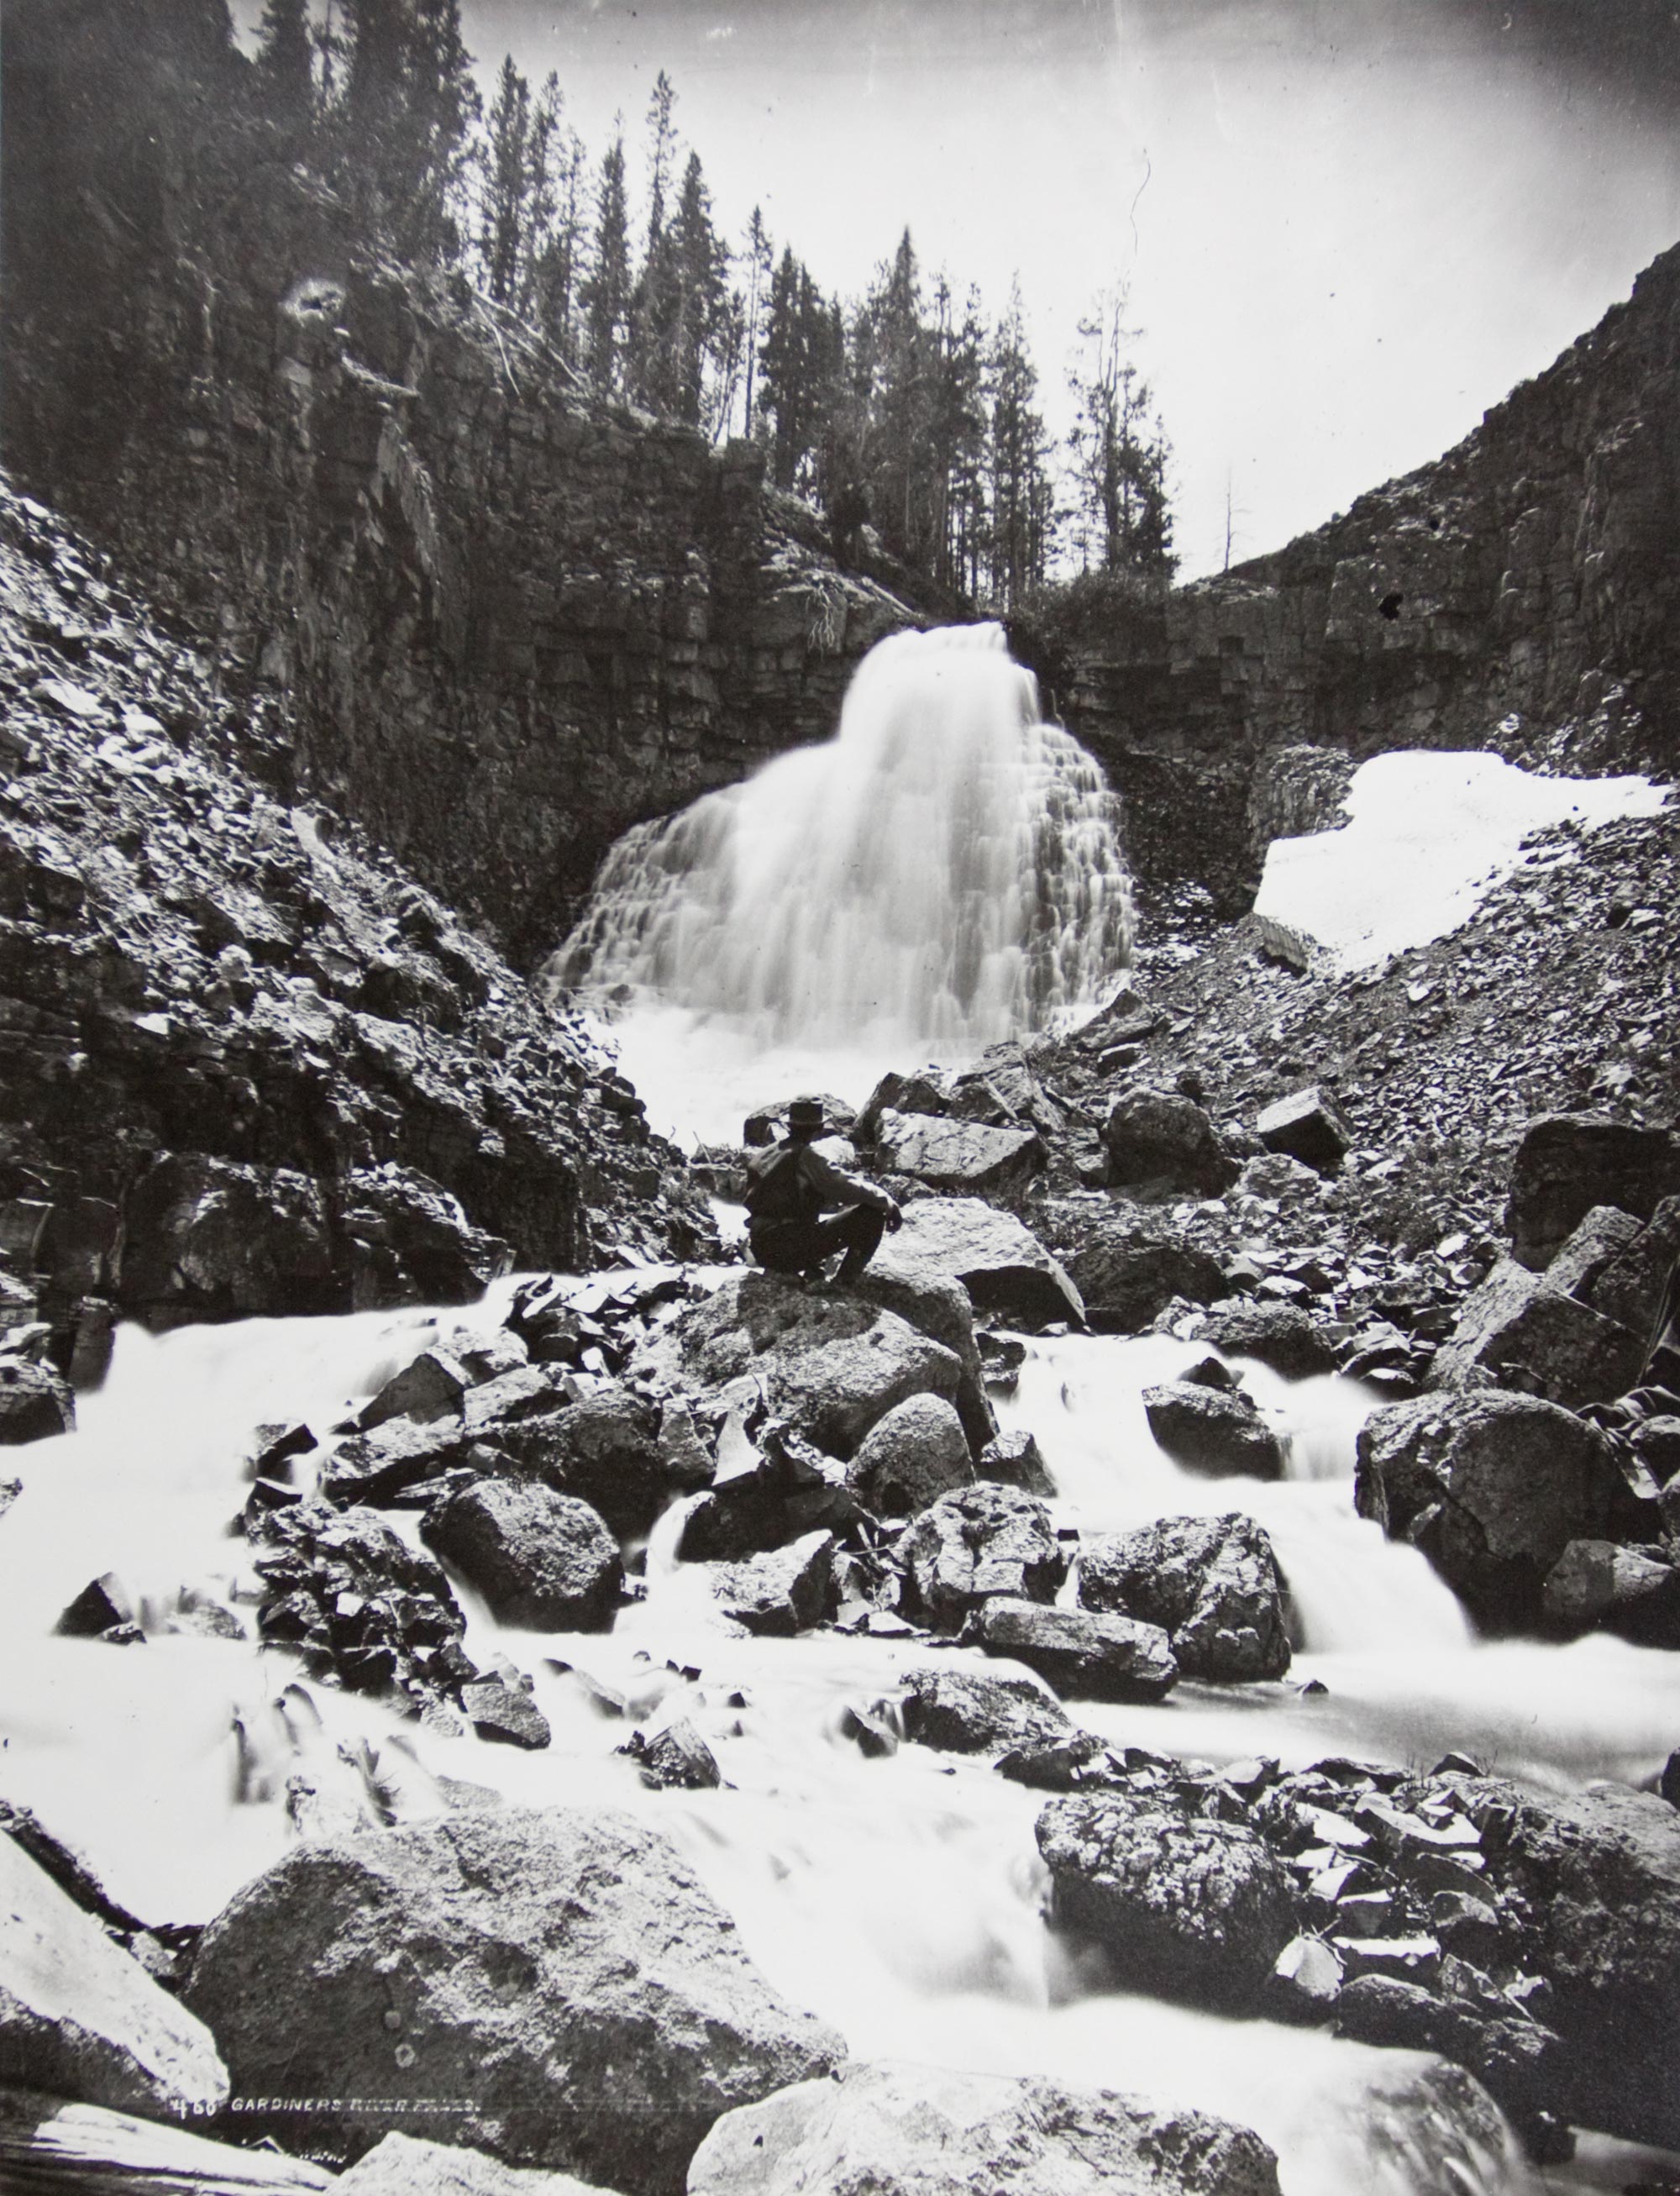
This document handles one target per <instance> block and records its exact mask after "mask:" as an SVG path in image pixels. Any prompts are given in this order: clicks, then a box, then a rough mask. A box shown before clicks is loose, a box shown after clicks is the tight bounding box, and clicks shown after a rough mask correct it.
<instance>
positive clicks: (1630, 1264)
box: [1560, 1197, 1680, 1337]
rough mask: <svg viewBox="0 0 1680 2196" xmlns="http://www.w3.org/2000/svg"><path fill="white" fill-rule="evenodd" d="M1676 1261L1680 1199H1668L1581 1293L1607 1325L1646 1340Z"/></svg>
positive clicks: (1679, 1255)
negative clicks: (1609, 1322)
mask: <svg viewBox="0 0 1680 2196" xmlns="http://www.w3.org/2000/svg"><path fill="white" fill-rule="evenodd" d="M1566 1247H1567V1246H1566ZM1560 1255H1562V1254H1560ZM1677 1260H1680V1197H1666V1198H1665V1199H1663V1200H1662V1202H1661V1204H1660V1205H1658V1206H1657V1208H1656V1210H1655V1211H1654V1212H1653V1213H1652V1215H1651V1217H1650V1219H1649V1221H1648V1222H1647V1224H1646V1225H1645V1226H1644V1227H1642V1228H1641V1229H1640V1230H1639V1232H1638V1234H1637V1235H1634V1236H1632V1237H1631V1238H1630V1239H1629V1240H1628V1241H1627V1242H1625V1243H1624V1244H1622V1245H1619V1247H1618V1248H1617V1249H1616V1250H1615V1251H1614V1252H1613V1254H1612V1255H1611V1256H1610V1257H1608V1258H1607V1259H1606V1260H1605V1261H1604V1263H1603V1264H1602V1266H1600V1267H1599V1268H1598V1269H1597V1271H1596V1273H1593V1274H1591V1275H1590V1276H1589V1278H1588V1280H1587V1281H1586V1282H1585V1289H1584V1293H1585V1295H1586V1297H1587V1298H1588V1300H1589V1301H1590V1302H1591V1305H1592V1308H1593V1309H1594V1310H1595V1311H1597V1312H1602V1314H1603V1315H1604V1317H1605V1318H1606V1319H1613V1320H1616V1321H1617V1323H1618V1324H1619V1325H1620V1326H1625V1327H1631V1329H1632V1331H1633V1332H1634V1333H1635V1334H1637V1335H1641V1336H1646V1337H1648V1336H1649V1335H1650V1334H1651V1333H1652V1332H1654V1329H1655V1327H1656V1325H1657V1321H1658V1319H1659V1317H1660V1312H1661V1308H1662V1304H1663V1300H1664V1297H1665V1296H1666V1293H1667V1289H1668V1281H1669V1276H1670V1275H1671V1274H1672V1273H1673V1271H1674V1268H1675V1263H1676V1262H1677Z"/></svg>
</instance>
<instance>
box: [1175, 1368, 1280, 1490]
mask: <svg viewBox="0 0 1680 2196" xmlns="http://www.w3.org/2000/svg"><path fill="white" fill-rule="evenodd" d="M1143 1409H1144V1416H1145V1417H1146V1419H1148V1421H1149V1430H1150V1432H1151V1433H1152V1434H1153V1435H1154V1436H1155V1438H1156V1440H1157V1441H1158V1442H1159V1443H1160V1445H1161V1447H1162V1448H1163V1449H1164V1450H1165V1451H1166V1453H1167V1454H1168V1455H1169V1457H1171V1458H1172V1459H1173V1461H1174V1463H1175V1464H1181V1465H1184V1467H1185V1469H1186V1471H1198V1472H1202V1473H1204V1474H1205V1475H1206V1476H1207V1477H1210V1478H1215V1479H1222V1478H1225V1477H1227V1476H1228V1475H1231V1474H1242V1475H1244V1476H1245V1477H1249V1478H1250V1479H1281V1478H1282V1477H1283V1476H1284V1443H1283V1436H1281V1435H1280V1434H1279V1432H1278V1430H1277V1429H1276V1427H1275V1426H1273V1425H1272V1423H1271V1422H1270V1420H1269V1419H1264V1418H1262V1417H1261V1414H1260V1411H1259V1409H1258V1408H1257V1407H1256V1404H1255V1402H1254V1401H1253V1399H1252V1397H1250V1396H1248V1395H1246V1394H1244V1391H1243V1390H1241V1389H1240V1388H1209V1387H1204V1386H1203V1384H1201V1383H1200V1382H1199V1381H1195V1380H1169V1381H1165V1382H1163V1384H1161V1385H1160V1386H1159V1387H1156V1388H1146V1389H1145V1390H1144V1391H1143Z"/></svg>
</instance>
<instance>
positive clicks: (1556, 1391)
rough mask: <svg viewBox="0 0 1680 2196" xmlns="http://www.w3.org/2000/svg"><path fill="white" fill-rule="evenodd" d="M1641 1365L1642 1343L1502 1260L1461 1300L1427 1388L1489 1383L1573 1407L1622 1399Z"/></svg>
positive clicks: (1544, 1277)
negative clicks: (1455, 1321)
mask: <svg viewBox="0 0 1680 2196" xmlns="http://www.w3.org/2000/svg"><path fill="white" fill-rule="evenodd" d="M1644 1361H1645V1339H1644V1337H1643V1336H1642V1335H1636V1334H1633V1333H1631V1332H1629V1330H1628V1329H1627V1328H1626V1327H1625V1326H1620V1325H1619V1323H1618V1322H1617V1321H1616V1320H1610V1319H1606V1318H1605V1317H1604V1316H1603V1315H1602V1313H1601V1312H1597V1311H1595V1310H1594V1309H1593V1308H1592V1306H1591V1304H1588V1303H1582V1302H1580V1301H1579V1298H1577V1297H1573V1296H1570V1295H1567V1294H1566V1292H1564V1290H1563V1289H1562V1288H1561V1287H1559V1286H1557V1285H1556V1282H1554V1280H1553V1279H1552V1276H1551V1274H1550V1272H1547V1273H1545V1274H1534V1273H1531V1272H1530V1271H1529V1269H1528V1268H1527V1267H1526V1266H1521V1265H1519V1264H1518V1263H1517V1262H1516V1260H1515V1258H1501V1259H1500V1260H1498V1263H1497V1264H1496V1265H1495V1266H1494V1267H1493V1269H1492V1272H1491V1273H1490V1274H1488V1275H1487V1279H1486V1280H1483V1281H1482V1282H1481V1284H1480V1285H1479V1286H1477V1287H1475V1288H1474V1289H1472V1290H1471V1292H1470V1293H1469V1296H1468V1297H1466V1298H1465V1299H1464V1306H1463V1308H1462V1309H1461V1310H1460V1312H1459V1315H1458V1325H1457V1326H1455V1327H1454V1328H1453V1331H1452V1334H1451V1335H1450V1336H1449V1338H1447V1340H1446V1342H1444V1343H1443V1344H1441V1346H1440V1349H1438V1350H1437V1351H1436V1352H1435V1359H1434V1361H1433V1363H1432V1364H1431V1366H1430V1367H1429V1386H1430V1387H1432V1388H1466V1387H1478V1386H1487V1385H1488V1384H1498V1385H1499V1386H1501V1387H1507V1388H1514V1389H1516V1390H1521V1392H1522V1393H1523V1394H1525V1395H1530V1396H1544V1397H1545V1398H1546V1399H1547V1400H1548V1401H1550V1402H1554V1403H1562V1405H1563V1406H1564V1407H1565V1408H1566V1409H1568V1410H1579V1408H1580V1407H1581V1406H1582V1405H1583V1404H1585V1403H1599V1402H1607V1401H1609V1400H1610V1399H1611V1398H1612V1397H1614V1396H1620V1395H1624V1394H1625V1392H1626V1391H1627V1390H1628V1389H1630V1388H1631V1387H1632V1386H1633V1385H1634V1384H1636V1383H1637V1380H1638V1378H1639V1373H1640V1368H1641V1367H1642V1365H1643V1363H1644Z"/></svg>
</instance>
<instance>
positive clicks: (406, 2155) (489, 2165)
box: [332, 2135, 598, 2196]
mask: <svg viewBox="0 0 1680 2196" xmlns="http://www.w3.org/2000/svg"><path fill="white" fill-rule="evenodd" d="M332 2187H333V2189H334V2191H335V2192H336V2196H598V2191H596V2190H594V2189H592V2188H591V2187H589V2186H588V2185H587V2184H586V2182H581V2181H579V2180H577V2179H575V2178H574V2176H572V2175H571V2174H569V2173H549V2172H546V2171H545V2170H543V2169H542V2168H541V2167H540V2166H535V2167H534V2166H528V2165H504V2164H503V2163H502V2161H501V2160H500V2158H492V2157H490V2156H489V2154H488V2153H487V2152H485V2151H482V2150H464V2149H462V2148H460V2147H459V2146H458V2145H456V2144H454V2143H453V2142H422V2141H419V2139H418V2138H417V2137H416V2136H414V2135H386V2136H385V2138H384V2141H381V2142H377V2143H375V2144H374V2146H373V2147H372V2150H370V2151H369V2152H368V2153H367V2157H366V2158H361V2159H360V2160H359V2161H358V2162H357V2163H356V2164H355V2165H353V2166H352V2167H351V2168H350V2170H349V2172H348V2173H344V2174H341V2175H340V2176H338V2179H337V2180H336V2181H334V2182H332Z"/></svg>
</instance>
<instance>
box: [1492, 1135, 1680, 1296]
mask: <svg viewBox="0 0 1680 2196" xmlns="http://www.w3.org/2000/svg"><path fill="white" fill-rule="evenodd" d="M1677 1195H1680V1133H1677V1132H1676V1131H1675V1130H1672V1129H1641V1128H1635V1127H1634V1126H1633V1125H1632V1124H1631V1123H1629V1122H1626V1121H1615V1120H1612V1119H1610V1118H1608V1117H1607V1116H1604V1115H1602V1114H1595V1113H1542V1114H1540V1115H1539V1116H1538V1118H1535V1119H1534V1120H1532V1121H1531V1122H1530V1123H1529V1124H1528V1126H1527V1129H1526V1130H1525V1131H1524V1132H1523V1137H1522V1141H1521V1143H1520V1144H1519V1145H1518V1146H1517V1148H1516V1155H1515V1158H1514V1159H1513V1160H1512V1162H1511V1177H1510V1198H1509V1200H1508V1202H1507V1205H1506V1207H1505V1226H1506V1228H1507V1229H1508V1230H1509V1231H1510V1238H1511V1253H1512V1256H1513V1257H1515V1259H1516V1260H1517V1262H1518V1263H1519V1264H1521V1265H1524V1266H1529V1267H1533V1268H1537V1269H1538V1268H1541V1267H1544V1265H1545V1264H1546V1263H1548V1262H1549V1261H1550V1258H1551V1257H1553V1255H1554V1254H1555V1253H1556V1251H1558V1250H1560V1249H1561V1248H1562V1245H1563V1244H1564V1242H1565V1241H1566V1240H1567V1238H1568V1236H1569V1235H1570V1234H1571V1233H1572V1232H1573V1229H1574V1228H1576V1227H1577V1226H1578V1225H1579V1222H1581V1220H1582V1219H1583V1218H1585V1216H1586V1214H1587V1213H1589V1212H1590V1211H1591V1210H1592V1208H1593V1206H1594V1205H1615V1206H1617V1207H1618V1208H1619V1210H1620V1211H1623V1212H1631V1213H1632V1214H1633V1215H1634V1216H1636V1218H1638V1219H1641V1220H1648V1219H1649V1218H1650V1216H1651V1215H1652V1213H1653V1212H1654V1211H1655V1209H1656V1207H1657V1205H1659V1204H1660V1202H1661V1200H1662V1199H1665V1198H1669V1197H1674V1196H1677Z"/></svg>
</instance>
